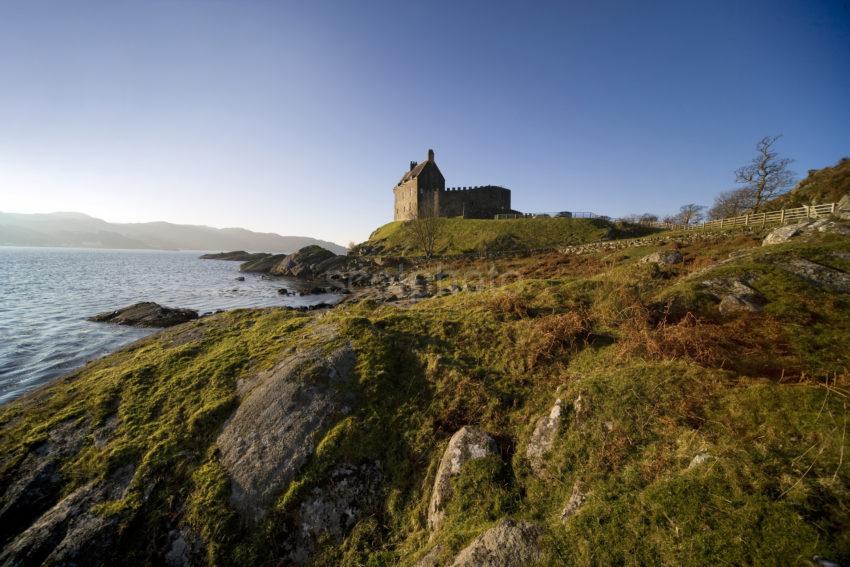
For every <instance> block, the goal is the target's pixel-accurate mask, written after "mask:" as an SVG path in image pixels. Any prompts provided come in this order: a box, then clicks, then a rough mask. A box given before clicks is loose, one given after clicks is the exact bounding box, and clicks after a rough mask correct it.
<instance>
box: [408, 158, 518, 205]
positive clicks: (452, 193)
mask: <svg viewBox="0 0 850 567" xmlns="http://www.w3.org/2000/svg"><path fill="white" fill-rule="evenodd" d="M393 193H394V194H395V209H394V215H393V218H394V220H397V221H406V220H411V219H416V218H427V217H434V216H438V217H464V218H470V219H492V218H493V217H494V216H496V215H498V214H501V213H510V212H512V211H511V191H510V189H505V188H504V187H498V186H495V185H487V186H484V187H453V188H449V189H446V179H445V178H444V177H443V174H442V173H441V172H440V168H439V167H437V164H436V163H435V162H434V150H428V159H427V160H425V161H423V162H422V163H416V162H415V161H412V162H410V169H409V170H408V171H407V172H405V174H404V175H403V176H402V178H401V180H400V181H399V182H398V183H397V184H396V186H395V187H394V188H393Z"/></svg>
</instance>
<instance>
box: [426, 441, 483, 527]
mask: <svg viewBox="0 0 850 567" xmlns="http://www.w3.org/2000/svg"><path fill="white" fill-rule="evenodd" d="M498 453H499V448H498V447H497V446H496V442H495V441H494V440H493V438H492V437H490V436H489V435H487V434H486V433H484V432H483V431H481V430H480V429H476V428H474V427H469V426H465V427H462V428H460V430H458V431H457V433H455V434H454V435H452V438H451V439H449V446H448V447H446V451H445V452H444V453H443V458H442V459H441V460H440V466H439V468H438V469H437V477H436V478H435V479H434V488H433V490H432V491H431V501H430V503H429V505H428V528H429V529H431V530H432V531H434V530H437V529H439V528H440V525H441V524H442V523H443V519H444V517H445V508H446V505H447V504H448V502H449V500H450V499H451V497H452V483H451V480H452V477H455V476H457V475H459V474H460V472H461V470H462V469H463V467H464V465H466V463H468V462H469V461H474V460H476V459H483V458H485V457H488V456H490V455H498Z"/></svg>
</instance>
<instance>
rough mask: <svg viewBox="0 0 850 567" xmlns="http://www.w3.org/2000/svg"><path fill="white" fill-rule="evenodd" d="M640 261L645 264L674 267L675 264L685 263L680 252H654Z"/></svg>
mask: <svg viewBox="0 0 850 567" xmlns="http://www.w3.org/2000/svg"><path fill="white" fill-rule="evenodd" d="M640 261H641V262H642V263H644V264H664V265H668V266H670V265H673V264H681V263H682V262H683V261H684V258H683V257H682V253H681V252H679V251H678V250H659V251H658V252H653V253H652V254H649V255H648V256H644V257H643V258H641V259H640Z"/></svg>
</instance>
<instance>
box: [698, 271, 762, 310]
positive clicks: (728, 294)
mask: <svg viewBox="0 0 850 567" xmlns="http://www.w3.org/2000/svg"><path fill="white" fill-rule="evenodd" d="M701 283H702V286H703V287H704V288H705V289H706V291H708V293H710V294H711V295H713V296H714V297H716V298H717V299H719V300H720V303H719V304H718V305H717V309H718V310H719V311H720V313H722V314H724V315H729V314H731V313H737V312H739V311H751V312H758V311H761V310H762V308H763V307H764V305H765V304H766V303H767V299H765V297H764V296H763V295H762V294H760V293H759V292H758V291H756V290H755V289H753V288H752V287H750V283H751V282H749V281H747V280H745V279H743V278H714V279H710V280H705V281H703V282H701Z"/></svg>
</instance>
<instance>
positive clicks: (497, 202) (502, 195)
mask: <svg viewBox="0 0 850 567" xmlns="http://www.w3.org/2000/svg"><path fill="white" fill-rule="evenodd" d="M439 203H440V216H441V217H461V216H462V217H464V218H468V219H492V218H493V217H494V216H496V215H497V214H500V213H509V212H511V191H510V189H505V188H504V187H497V186H495V185H487V186H485V187H468V188H467V187H463V188H461V187H458V188H449V189H446V190H445V191H440V195H439Z"/></svg>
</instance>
